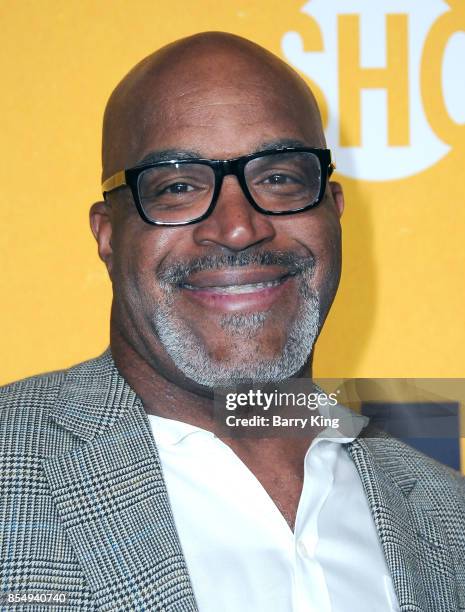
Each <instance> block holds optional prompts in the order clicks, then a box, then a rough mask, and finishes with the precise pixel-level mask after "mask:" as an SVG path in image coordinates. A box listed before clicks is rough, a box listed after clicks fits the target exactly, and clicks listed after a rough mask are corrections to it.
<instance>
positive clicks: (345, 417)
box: [148, 404, 369, 447]
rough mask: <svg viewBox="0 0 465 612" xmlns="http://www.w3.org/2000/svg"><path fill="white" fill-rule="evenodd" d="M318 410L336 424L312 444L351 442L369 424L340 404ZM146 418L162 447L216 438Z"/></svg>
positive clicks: (178, 423) (171, 421)
mask: <svg viewBox="0 0 465 612" xmlns="http://www.w3.org/2000/svg"><path fill="white" fill-rule="evenodd" d="M318 410H319V413H320V414H321V416H323V417H327V418H331V419H337V420H338V423H337V426H336V427H332V426H328V427H325V429H323V430H322V431H320V433H319V434H318V435H317V436H316V437H315V439H314V440H313V443H317V442H319V441H321V440H328V441H332V442H336V443H339V444H346V443H348V442H353V440H355V438H356V437H357V436H358V435H359V434H360V432H361V431H362V429H363V428H364V427H366V426H367V425H368V422H369V419H368V417H365V416H362V415H360V414H357V413H356V412H354V411H353V410H350V409H349V408H346V407H345V406H342V405H341V404H336V405H335V406H320V407H319V409H318ZM148 417H149V421H150V423H151V425H152V426H153V428H154V430H155V431H156V434H157V442H158V443H159V444H161V445H163V446H164V447H167V446H174V445H175V444H179V443H180V442H182V441H183V440H185V439H186V438H187V437H189V436H192V435H194V434H197V435H199V434H202V435H204V436H208V437H210V438H215V437H216V436H215V434H213V433H212V432H211V431H208V430H207V429H203V428H202V427H197V426H196V425H191V424H189V423H185V422H184V421H177V420H175V419H168V418H166V417H161V416H158V415H154V414H149V415H148ZM313 443H312V444H313Z"/></svg>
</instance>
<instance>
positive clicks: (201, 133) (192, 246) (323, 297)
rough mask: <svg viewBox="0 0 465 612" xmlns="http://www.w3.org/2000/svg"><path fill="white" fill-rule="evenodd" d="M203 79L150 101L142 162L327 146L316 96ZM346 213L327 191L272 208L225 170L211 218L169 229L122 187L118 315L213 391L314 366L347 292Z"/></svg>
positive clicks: (116, 229)
mask: <svg viewBox="0 0 465 612" xmlns="http://www.w3.org/2000/svg"><path fill="white" fill-rule="evenodd" d="M201 83H202V85H199V84H197V85H195V84H194V85H193V84H192V82H190V83H189V85H188V86H187V87H185V86H183V85H179V84H178V83H177V82H174V83H172V84H171V88H170V87H168V91H166V90H165V96H164V98H163V99H161V100H158V101H157V103H156V104H153V105H152V106H150V107H147V110H146V116H145V117H144V121H145V125H147V126H149V127H148V129H145V130H144V132H143V133H142V134H141V138H140V142H139V143H138V148H137V151H136V153H134V155H133V159H131V160H130V161H131V162H132V163H133V164H134V163H137V162H140V161H142V160H143V159H146V158H147V157H150V156H151V155H160V154H162V155H163V154H164V155H166V154H167V153H166V152H172V154H173V156H181V155H183V154H184V155H185V154H195V155H197V156H198V157H203V158H213V159H225V158H232V157H237V156H240V155H245V154H248V153H251V152H254V151H257V150H263V149H267V148H270V147H276V146H280V145H281V146H283V145H294V146H309V147H312V146H316V147H321V146H324V143H322V142H321V141H320V136H319V134H320V133H321V131H320V130H319V126H318V123H317V122H318V117H316V116H314V115H312V114H311V112H310V111H309V108H308V104H307V103H306V101H305V100H303V99H302V98H301V99H299V97H298V96H294V95H292V94H293V92H286V90H285V88H283V87H277V86H276V85H277V84H276V83H273V82H269V80H268V79H267V80H260V79H257V78H256V76H255V77H254V76H253V75H252V76H251V78H250V79H249V80H248V81H247V79H246V80H245V81H244V79H243V78H242V79H241V83H240V85H237V84H234V82H225V81H224V79H219V80H217V81H215V79H212V78H210V80H209V82H208V86H205V80H203V81H201ZM128 165H129V164H128ZM338 212H339V211H338V206H337V205H336V203H335V201H334V199H333V196H332V192H331V190H330V189H327V192H326V195H325V198H324V199H323V201H322V202H321V204H320V205H319V206H317V207H316V208H314V209H311V210H309V211H306V212H304V213H300V214H298V215H289V216H283V217H269V216H265V215H262V214H260V213H259V212H257V211H255V210H254V209H253V208H252V207H251V206H250V204H249V202H248V201H247V199H246V197H245V195H244V194H243V193H242V190H241V188H240V186H239V184H238V182H237V179H236V178H235V177H233V176H227V177H225V179H224V182H223V186H222V190H221V193H220V195H219V199H218V202H217V206H216V208H215V210H214V212H213V213H212V215H211V216H210V217H208V218H207V219H205V220H204V221H202V222H200V223H198V224H196V225H192V226H185V227H176V228H162V227H153V226H150V225H148V224H146V223H144V222H143V221H142V220H141V219H140V217H139V215H138V213H137V211H136V210H135V207H134V204H133V203H132V201H131V196H130V194H129V193H128V192H127V191H126V192H121V193H120V194H119V195H118V196H117V197H116V198H114V204H113V210H112V217H111V230H110V229H108V231H107V232H106V239H105V238H104V237H102V244H101V245H100V246H101V254H102V253H103V257H104V259H105V261H106V262H107V265H108V268H109V270H110V274H111V277H112V281H113V289H114V316H113V323H114V324H115V325H117V326H118V327H119V329H120V332H121V333H122V334H124V336H125V337H126V339H127V341H129V342H130V343H131V344H132V345H133V347H134V348H135V349H136V350H138V352H139V353H142V354H145V355H146V356H147V359H148V360H149V362H150V363H151V364H152V365H153V366H154V368H156V369H157V370H160V371H162V372H164V373H165V374H166V375H167V376H169V377H170V378H171V379H173V378H174V379H175V380H181V379H183V378H184V379H187V380H190V381H193V382H194V383H196V384H200V385H203V386H207V387H215V386H223V385H225V384H233V383H236V382H240V381H244V380H248V381H254V382H270V381H277V380H282V379H285V378H288V377H289V376H292V375H294V374H296V373H298V372H300V371H301V370H302V368H303V367H304V366H305V365H306V363H307V362H308V359H309V355H310V353H311V350H312V347H313V343H314V341H315V338H316V336H317V334H318V331H319V329H320V328H321V325H322V323H323V321H324V319H325V317H326V314H327V311H328V309H329V306H330V304H331V302H332V299H333V297H334V294H335V291H336V288H337V284H338V281H339V273H340V225H339V214H338ZM104 242H105V243H106V244H103V243H104ZM110 245H111V246H110Z"/></svg>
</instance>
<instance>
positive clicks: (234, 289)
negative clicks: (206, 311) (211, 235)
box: [183, 278, 284, 294]
mask: <svg viewBox="0 0 465 612" xmlns="http://www.w3.org/2000/svg"><path fill="white" fill-rule="evenodd" d="M283 280H284V279H283V278H278V279H276V280H273V281H268V282H266V283H249V284H247V285H227V286H223V287H221V286H218V287H194V286H193V285H187V284H186V285H183V287H184V288H185V289H190V290H193V291H196V290H199V289H202V290H203V291H212V292H215V293H225V294H226V293H228V294H232V293H233V294H239V293H253V292H255V291H260V289H268V288H270V287H277V286H278V285H280V284H281V283H282V281H283Z"/></svg>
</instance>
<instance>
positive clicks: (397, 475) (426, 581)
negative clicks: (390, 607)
mask: <svg viewBox="0 0 465 612" xmlns="http://www.w3.org/2000/svg"><path fill="white" fill-rule="evenodd" d="M373 431H374V430H372V429H371V428H367V429H366V430H365V432H364V433H363V435H362V437H359V438H358V439H356V440H355V441H354V442H352V443H351V444H349V445H348V450H349V453H350V455H351V456H352V459H353V460H354V462H355V465H356V467H357V469H358V472H359V474H360V478H361V480H362V484H363V487H364V490H365V493H366V496H367V498H368V502H369V504H370V507H371V512H372V515H373V518H374V522H375V525H376V527H377V530H378V534H379V538H380V541H381V544H382V547H383V550H384V555H385V558H386V561H387V564H388V567H389V569H390V572H391V576H392V580H393V583H394V588H395V590H396V594H397V599H398V602H399V606H400V610H401V611H402V612H451V610H457V609H458V606H459V604H458V601H457V594H456V590H455V580H456V577H455V573H454V569H453V567H452V566H451V563H450V558H449V553H448V551H449V545H448V542H447V536H446V533H445V531H444V528H443V526H442V523H441V521H440V518H439V517H438V516H437V513H436V512H435V510H434V509H433V508H432V507H430V506H429V504H428V502H426V503H425V495H424V491H421V490H420V489H421V485H420V483H418V482H417V479H416V478H415V477H413V476H412V470H411V468H409V467H408V466H407V464H406V462H405V460H404V459H403V458H402V456H401V450H400V449H399V445H398V444H397V442H396V441H395V440H393V439H392V438H390V437H388V436H386V434H381V433H380V432H376V433H373Z"/></svg>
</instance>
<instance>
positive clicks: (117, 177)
mask: <svg viewBox="0 0 465 612" xmlns="http://www.w3.org/2000/svg"><path fill="white" fill-rule="evenodd" d="M124 185H127V183H126V172H125V171H124V170H120V171H119V172H117V173H116V174H113V176H110V178H107V180H106V181H103V183H102V192H103V194H104V195H105V193H108V192H109V191H113V189H117V188H118V187H123V186H124Z"/></svg>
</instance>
